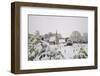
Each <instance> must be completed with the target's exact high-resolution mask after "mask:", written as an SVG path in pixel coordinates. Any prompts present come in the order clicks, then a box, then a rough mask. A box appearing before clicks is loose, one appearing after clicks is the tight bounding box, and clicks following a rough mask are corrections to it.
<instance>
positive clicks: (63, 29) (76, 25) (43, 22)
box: [28, 15, 88, 37]
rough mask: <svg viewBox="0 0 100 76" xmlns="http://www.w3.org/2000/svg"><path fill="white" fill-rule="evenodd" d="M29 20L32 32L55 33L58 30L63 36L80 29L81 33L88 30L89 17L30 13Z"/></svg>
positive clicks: (30, 31)
mask: <svg viewBox="0 0 100 76" xmlns="http://www.w3.org/2000/svg"><path fill="white" fill-rule="evenodd" d="M28 21H29V22H28V28H29V29H28V30H29V33H30V34H34V33H35V31H36V30H38V31H40V34H45V33H48V32H53V33H55V32H56V30H57V32H58V33H60V34H61V35H62V36H64V37H65V36H67V37H68V36H70V35H71V33H72V32H73V31H79V32H80V33H81V34H83V33H84V32H88V18H87V17H68V16H43V15H29V20H28Z"/></svg>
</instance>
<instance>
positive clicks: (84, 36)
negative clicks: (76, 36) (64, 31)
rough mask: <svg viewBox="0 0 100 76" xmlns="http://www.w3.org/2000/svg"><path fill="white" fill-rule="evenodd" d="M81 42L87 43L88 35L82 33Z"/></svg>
mask: <svg viewBox="0 0 100 76" xmlns="http://www.w3.org/2000/svg"><path fill="white" fill-rule="evenodd" d="M82 42H84V43H88V33H83V36H82Z"/></svg>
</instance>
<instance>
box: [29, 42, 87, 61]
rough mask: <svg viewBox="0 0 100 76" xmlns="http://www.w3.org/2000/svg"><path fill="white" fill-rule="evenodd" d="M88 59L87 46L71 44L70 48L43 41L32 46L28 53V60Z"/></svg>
mask: <svg viewBox="0 0 100 76" xmlns="http://www.w3.org/2000/svg"><path fill="white" fill-rule="evenodd" d="M87 57H88V44H82V43H73V45H72V46H66V45H65V44H58V45H50V44H49V43H47V42H45V41H40V42H38V43H37V44H32V45H31V47H30V48H29V52H28V60H30V61H35V60H59V59H81V58H87Z"/></svg>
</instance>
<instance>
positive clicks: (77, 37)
mask: <svg viewBox="0 0 100 76" xmlns="http://www.w3.org/2000/svg"><path fill="white" fill-rule="evenodd" d="M70 38H71V40H72V41H73V42H74V43H79V42H81V40H82V36H81V34H80V32H79V31H73V32H72V34H71V36H70Z"/></svg>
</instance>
